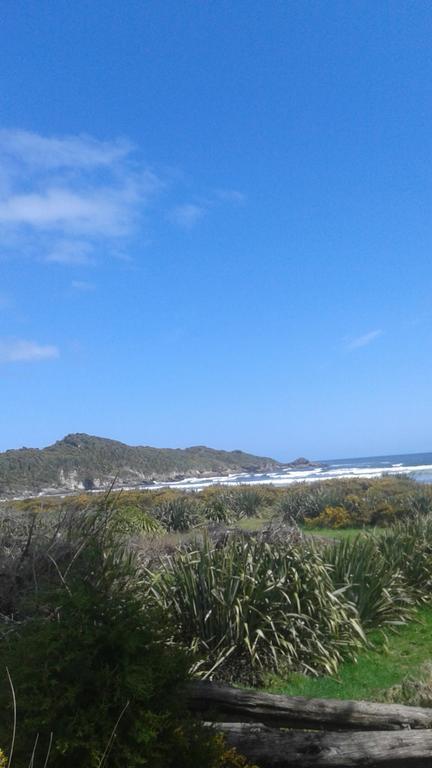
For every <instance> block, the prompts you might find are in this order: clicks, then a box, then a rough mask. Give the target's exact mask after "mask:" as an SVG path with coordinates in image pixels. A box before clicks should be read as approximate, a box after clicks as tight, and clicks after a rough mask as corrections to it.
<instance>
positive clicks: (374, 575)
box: [323, 534, 414, 629]
mask: <svg viewBox="0 0 432 768" xmlns="http://www.w3.org/2000/svg"><path fill="white" fill-rule="evenodd" d="M323 556H324V558H325V560H326V562H327V563H328V564H329V565H330V566H331V569H330V574H331V579H332V581H333V585H334V588H335V589H344V590H345V595H346V596H347V598H348V599H349V600H350V601H351V602H353V603H354V604H355V606H356V608H357V611H358V613H359V616H360V619H361V622H362V625H363V627H364V628H365V629H369V628H371V627H383V626H386V625H387V626H388V625H397V624H403V623H405V622H406V621H408V620H409V619H410V618H412V615H413V606H414V595H413V593H412V590H411V589H410V588H409V585H408V584H407V582H406V579H405V578H404V575H403V573H402V571H401V569H400V568H398V564H397V563H396V562H394V561H392V560H391V559H389V558H388V556H386V555H385V554H384V553H383V552H382V549H381V548H380V544H379V540H378V539H376V538H375V537H374V536H371V535H369V534H359V535H358V536H356V537H355V538H354V539H346V540H345V541H341V542H340V543H338V544H332V545H330V546H328V547H327V548H326V549H325V551H324V553H323Z"/></svg>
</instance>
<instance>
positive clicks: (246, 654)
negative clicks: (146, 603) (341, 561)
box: [152, 538, 363, 680]
mask: <svg viewBox="0 0 432 768" xmlns="http://www.w3.org/2000/svg"><path fill="white" fill-rule="evenodd" d="M152 580H153V584H152V590H153V594H154V595H155V597H156V599H157V601H158V602H159V603H161V604H163V605H164V606H166V608H167V609H168V610H170V611H171V613H172V615H173V616H174V619H175V621H176V623H177V625H178V627H179V630H180V633H181V636H182V639H183V641H184V642H186V643H187V645H188V646H189V647H190V648H191V649H192V650H193V651H194V652H195V654H196V656H197V658H198V661H197V664H196V667H195V671H196V672H197V673H199V674H200V675H201V676H203V677H209V676H216V677H220V678H225V679H230V678H235V679H237V680H238V679H244V680H251V679H254V677H256V675H259V674H260V671H262V670H267V669H273V670H280V669H281V668H285V667H286V668H289V669H296V670H302V671H307V672H312V673H319V672H326V673H328V674H331V673H333V672H335V671H336V670H337V667H338V665H339V663H340V661H341V659H342V658H343V657H344V656H346V655H353V654H354V653H355V651H356V649H357V648H358V646H359V643H360V642H361V639H362V637H363V635H362V630H361V628H360V624H359V621H358V619H357V613H356V611H355V608H354V607H353V606H352V605H351V604H350V603H349V602H348V601H347V600H346V598H345V596H344V595H343V594H341V593H338V592H337V591H336V590H335V589H334V587H333V584H332V581H331V578H330V574H329V570H328V568H327V567H326V565H325V563H324V561H323V560H322V558H321V556H320V555H319V553H318V552H315V551H313V550H312V549H310V548H309V549H307V548H305V547H304V546H303V547H297V546H290V547H283V546H275V545H274V544H273V545H271V544H269V543H268V542H265V541H260V540H253V539H252V540H250V539H249V540H243V539H241V538H231V539H229V540H228V542H227V543H226V544H225V546H223V547H215V546H213V545H212V544H211V543H210V542H209V540H205V541H204V543H203V544H202V546H201V547H198V548H197V549H195V550H194V551H190V552H186V553H184V552H178V553H177V554H176V555H175V556H173V557H170V558H168V559H167V560H166V561H165V564H164V567H163V568H162V569H161V570H160V571H159V572H158V573H157V574H156V575H155V574H153V576H152Z"/></svg>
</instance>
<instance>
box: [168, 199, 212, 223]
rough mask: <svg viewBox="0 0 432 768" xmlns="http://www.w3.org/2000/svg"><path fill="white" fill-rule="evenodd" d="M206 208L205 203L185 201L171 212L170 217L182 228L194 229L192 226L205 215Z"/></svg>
mask: <svg viewBox="0 0 432 768" xmlns="http://www.w3.org/2000/svg"><path fill="white" fill-rule="evenodd" d="M205 213H206V209H205V207H204V206H203V205H197V204H196V203H184V204H183V205H177V206H176V207H175V208H173V210H172V211H171V213H170V216H169V218H170V219H171V221H172V222H174V224H177V225H178V226H179V227H182V229H192V227H193V226H194V225H195V224H196V223H197V222H198V221H199V220H200V219H202V217H203V216H204V215H205Z"/></svg>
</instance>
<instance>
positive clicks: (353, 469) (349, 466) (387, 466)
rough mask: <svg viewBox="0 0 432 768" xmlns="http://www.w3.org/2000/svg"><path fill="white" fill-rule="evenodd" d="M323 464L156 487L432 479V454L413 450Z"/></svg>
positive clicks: (426, 480)
mask: <svg viewBox="0 0 432 768" xmlns="http://www.w3.org/2000/svg"><path fill="white" fill-rule="evenodd" d="M319 464H320V466H319V467H304V468H302V467H296V468H291V467H287V468H286V469H282V470H279V471H278V472H269V473H259V474H247V473H237V474H231V475H226V476H220V477H208V478H206V477H188V478H187V479H185V480H180V481H178V482H170V483H157V484H155V485H153V486H152V487H153V488H183V489H188V490H200V489H202V488H207V487H209V486H212V485H228V486H231V485H246V484H248V485H259V484H265V485H269V484H272V485H276V486H284V485H291V484H292V483H298V482H305V483H311V482H316V481H317V480H330V479H332V478H343V477H367V478H372V477H381V476H382V475H400V474H403V475H409V476H410V477H412V478H414V479H415V480H417V481H418V482H420V483H430V482H432V453H410V454H401V455H396V456H366V457H363V458H355V459H327V460H322V461H320V462H319Z"/></svg>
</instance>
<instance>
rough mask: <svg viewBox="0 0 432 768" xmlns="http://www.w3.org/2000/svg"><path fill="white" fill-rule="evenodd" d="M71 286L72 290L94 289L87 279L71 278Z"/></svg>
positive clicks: (84, 291)
mask: <svg viewBox="0 0 432 768" xmlns="http://www.w3.org/2000/svg"><path fill="white" fill-rule="evenodd" d="M71 288H73V289H74V291H81V292H82V293H88V292H89V291H94V288H95V287H94V285H93V283H88V282H87V280H72V282H71Z"/></svg>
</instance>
